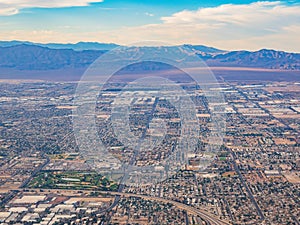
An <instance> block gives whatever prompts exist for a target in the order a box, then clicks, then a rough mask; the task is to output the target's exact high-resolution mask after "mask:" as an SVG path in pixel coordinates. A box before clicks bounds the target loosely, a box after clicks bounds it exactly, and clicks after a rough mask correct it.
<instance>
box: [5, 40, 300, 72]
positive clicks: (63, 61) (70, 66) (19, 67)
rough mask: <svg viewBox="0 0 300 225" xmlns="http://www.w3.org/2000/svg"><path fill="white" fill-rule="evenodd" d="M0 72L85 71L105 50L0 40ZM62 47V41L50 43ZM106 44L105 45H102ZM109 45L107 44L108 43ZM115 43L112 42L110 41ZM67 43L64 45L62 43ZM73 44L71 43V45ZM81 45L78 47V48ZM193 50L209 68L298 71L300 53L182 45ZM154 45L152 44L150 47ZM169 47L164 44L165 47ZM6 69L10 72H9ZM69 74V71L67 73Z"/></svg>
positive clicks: (88, 46)
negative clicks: (44, 45)
mask: <svg viewBox="0 0 300 225" xmlns="http://www.w3.org/2000/svg"><path fill="white" fill-rule="evenodd" d="M1 45H2V46H6V47H0V75H1V74H5V76H8V75H7V74H12V75H13V74H14V72H15V71H28V72H32V71H51V70H60V71H64V70H68V71H69V72H70V71H74V70H76V71H80V72H78V74H79V73H81V71H84V69H85V68H87V67H88V66H89V65H90V64H91V63H92V62H94V61H95V60H96V59H97V58H98V57H99V56H100V55H102V54H103V53H105V52H106V51H107V50H106V49H103V50H74V49H73V48H72V49H70V48H69V49H53V48H49V47H43V46H39V45H34V44H32V43H30V42H29V43H26V44H24V43H23V42H22V43H21V44H20V42H17V41H14V42H10V43H8V42H0V46H1ZM53 45H57V46H63V45H64V44H53ZM104 45H106V44H104ZM109 45H110V44H109ZM112 45H114V44H112ZM64 46H66V45H64ZM79 46H81V47H82V48H92V47H93V46H98V47H99V48H100V46H101V44H99V43H94V44H93V43H84V42H82V43H78V45H77V47H78V49H79ZM73 47H74V45H73ZM81 47H80V48H81ZM185 47H187V48H189V49H191V50H193V51H195V53H196V54H198V55H199V57H201V58H202V59H203V60H204V61H205V62H206V63H207V64H208V65H209V66H211V67H253V68H267V69H281V70H286V71H292V70H300V54H298V53H287V52H283V51H275V50H267V49H262V50H260V51H255V52H249V51H232V52H225V51H222V50H219V49H215V48H212V47H206V46H202V45H185ZM153 48H155V47H153ZM168 48H172V47H166V50H167V49H168ZM8 70H9V71H8ZM70 74H72V72H70Z"/></svg>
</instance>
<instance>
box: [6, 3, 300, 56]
mask: <svg viewBox="0 0 300 225" xmlns="http://www.w3.org/2000/svg"><path fill="white" fill-rule="evenodd" d="M12 2H14V3H12ZM299 35H300V2H299V1H264V2H257V1H249V0H244V1H242V0H240V1H238V0H232V1H222V0H216V1H215V0H214V1H213V0H201V1H200V0H186V1H182V0H172V1H171V0H144V1H141V0H140V1H138V0H125V1H118V0H104V1H103V2H99V1H98V0H73V1H70V0H52V1H44V0H18V1H11V0H2V1H1V3H0V39H1V40H29V41H34V42H44V43H45V42H63V43H67V42H78V41H98V42H115V43H119V44H128V43H134V42H140V41H147V40H159V41H164V42H168V43H171V44H182V43H191V44H205V45H210V46H214V47H218V48H223V49H249V50H256V49H260V48H274V49H282V50H287V51H298V52H300V44H299V43H298V42H299V41H298V39H299V38H298V37H299Z"/></svg>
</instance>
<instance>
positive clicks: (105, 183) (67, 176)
mask: <svg viewBox="0 0 300 225" xmlns="http://www.w3.org/2000/svg"><path fill="white" fill-rule="evenodd" d="M28 187H29V188H41V189H74V190H80V189H87V190H100V191H114V190H117V188H118V184H117V183H115V182H113V181H111V180H109V179H108V178H106V177H104V176H102V175H101V174H98V173H96V172H90V173H87V172H65V171H64V172H45V171H43V172H40V173H38V174H37V175H36V176H35V177H34V178H33V179H32V180H31V181H30V182H29V184H28Z"/></svg>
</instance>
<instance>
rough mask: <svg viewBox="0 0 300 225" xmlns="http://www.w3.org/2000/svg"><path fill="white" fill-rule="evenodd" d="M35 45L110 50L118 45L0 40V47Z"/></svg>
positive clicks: (54, 47)
mask: <svg viewBox="0 0 300 225" xmlns="http://www.w3.org/2000/svg"><path fill="white" fill-rule="evenodd" d="M21 44H26V45H36V46H41V47H47V48H53V49H73V50H75V51H82V50H111V49H113V48H116V47H119V45H117V44H113V43H98V42H78V43H76V44H61V43H48V44H42V43H33V42H29V41H0V47H11V46H16V45H21Z"/></svg>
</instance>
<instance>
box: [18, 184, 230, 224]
mask: <svg viewBox="0 0 300 225" xmlns="http://www.w3.org/2000/svg"><path fill="white" fill-rule="evenodd" d="M17 190H18V191H22V190H23V189H17ZM26 190H28V191H36V192H39V191H40V189H26ZM42 190H43V193H44V194H45V193H47V192H54V193H57V192H64V193H70V194H68V196H72V193H74V192H82V193H91V192H94V191H92V190H91V191H89V190H64V189H42ZM98 192H99V193H100V194H110V195H115V196H119V198H121V197H136V198H142V199H145V200H151V201H156V202H162V203H169V204H172V205H174V206H176V207H177V208H179V209H181V210H185V211H186V212H187V213H188V214H192V215H194V216H199V217H200V218H201V219H203V220H204V221H205V222H206V223H207V224H209V225H229V224H231V223H229V222H228V221H225V220H220V219H219V218H218V217H217V216H215V215H213V214H211V213H209V212H207V211H206V210H202V209H198V208H194V207H192V206H189V205H185V204H183V203H181V202H177V201H174V200H170V199H165V198H161V197H155V196H148V195H141V194H133V193H124V192H123V193H120V192H113V191H98ZM76 197H78V196H76ZM111 207H112V205H111V206H110V207H109V208H108V209H110V210H111V209H112V208H111ZM108 209H107V210H108ZM107 210H106V211H107Z"/></svg>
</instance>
